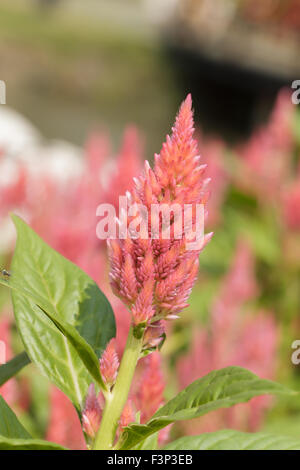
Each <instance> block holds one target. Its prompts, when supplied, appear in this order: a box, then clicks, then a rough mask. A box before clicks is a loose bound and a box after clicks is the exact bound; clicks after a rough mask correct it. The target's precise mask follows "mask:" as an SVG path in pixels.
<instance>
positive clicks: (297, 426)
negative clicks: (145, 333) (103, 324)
mask: <svg viewBox="0 0 300 470" xmlns="http://www.w3.org/2000/svg"><path fill="white" fill-rule="evenodd" d="M299 51H300V1H299V0H152V1H151V0H106V1H104V0H85V2H81V1H79V0H52V1H51V0H35V1H29V0H27V1H25V0H24V1H21V0H10V1H9V0H2V1H1V4H0V63H1V69H0V80H4V81H5V83H6V104H5V105H1V106H0V152H1V153H0V263H1V264H0V265H1V267H5V268H8V267H9V264H10V259H11V255H12V252H13V246H14V230H13V227H12V224H11V223H10V220H9V216H8V214H9V212H16V213H18V214H20V215H22V217H24V218H25V219H26V220H27V221H28V222H29V223H30V224H31V226H32V227H33V228H34V229H35V230H36V231H37V232H38V233H39V234H40V235H41V236H42V237H43V238H44V239H45V240H46V241H47V242H48V243H49V244H50V245H52V246H53V247H54V248H56V249H57V250H58V251H60V252H61V253H62V254H63V255H65V256H66V257H68V258H69V259H71V260H72V261H74V262H75V263H77V264H78V265H79V266H81V267H82V268H83V269H85V270H86V271H87V272H88V273H89V274H90V275H91V276H92V277H93V278H94V279H95V280H96V281H97V282H98V283H99V285H100V287H101V288H102V289H103V290H104V291H105V292H106V293H107V295H108V296H109V298H110V300H111V302H112V304H113V306H114V309H115V312H116V316H117V322H118V336H117V347H118V350H119V353H121V352H122V348H123V347H124V342H125V339H126V332H127V330H128V325H129V317H128V313H127V312H126V310H125V309H124V308H123V307H122V305H121V304H120V303H119V301H118V300H117V299H116V298H114V297H113V295H112V294H111V293H110V290H109V286H108V276H107V273H108V264H107V258H106V249H105V245H104V244H103V243H101V242H100V241H99V240H97V239H96V235H95V227H96V223H97V219H96V217H95V210H96V207H97V206H98V204H99V203H101V202H111V203H113V204H116V205H117V201H118V196H119V194H124V192H125V191H126V189H127V188H130V185H131V181H132V177H133V176H135V175H136V174H138V172H139V171H140V168H141V166H142V162H143V160H144V159H145V158H147V159H149V160H150V161H151V160H152V158H153V154H154V152H159V150H160V148H161V143H162V142H163V141H164V139H165V136H166V134H167V133H168V132H170V128H171V125H172V122H173V120H174V116H175V113H176V111H177V108H178V106H179V104H180V102H181V101H182V100H183V99H184V98H185V96H186V95H187V93H188V92H191V93H192V96H193V103H194V109H195V120H196V133H197V136H198V139H199V147H200V153H201V156H202V158H203V161H204V162H205V163H207V164H208V168H207V175H208V177H211V178H212V181H211V199H210V202H209V206H208V210H209V215H208V219H207V222H206V225H207V230H208V231H211V230H213V231H214V237H213V239H212V241H211V242H210V244H209V245H208V246H207V248H206V249H205V251H204V252H203V253H202V254H201V257H200V264H201V269H200V275H199V281H198V283H197V285H196V287H195V289H194V291H193V294H192V296H191V303H190V307H189V308H188V309H187V310H185V311H184V313H183V314H182V318H181V319H180V320H178V321H176V323H174V325H168V326H167V332H168V339H167V341H166V343H165V345H164V347H163V349H162V352H161V354H160V355H158V354H153V355H152V356H150V357H149V358H148V359H147V358H146V359H145V360H144V361H143V363H142V364H141V365H140V370H139V373H138V377H137V380H136V383H135V386H134V389H133V391H132V396H131V401H132V409H133V410H136V411H137V410H138V409H142V410H143V413H142V420H144V421H145V420H147V419H148V418H149V417H150V416H151V414H152V413H153V412H154V411H155V410H156V409H157V407H158V406H159V405H160V404H161V403H162V402H163V401H164V400H165V399H167V398H170V397H171V396H173V395H174V394H175V393H176V392H177V391H178V390H180V389H181V388H183V387H184V386H186V385H187V384H188V383H189V382H191V381H192V380H194V379H196V378H198V377H200V376H201V375H203V374H205V373H207V372H209V371H210V370H212V369H215V368H220V367H224V366H227V365H241V366H244V367H247V368H248V369H250V370H252V371H253V372H255V373H257V374H259V375H260V376H262V377H265V378H271V379H275V380H278V381H280V382H282V383H285V384H287V385H289V386H291V387H293V388H294V389H296V390H300V364H299V365H296V364H293V363H292V360H291V356H292V353H293V349H292V343H293V341H295V340H297V339H300V164H299V156H300V115H299V112H300V105H298V106H297V105H295V104H293V103H292V93H293V92H294V90H292V88H291V84H292V82H293V81H294V80H297V79H299V80H300V58H299V57H300V54H299ZM0 309H1V314H0V340H1V341H4V342H5V344H6V346H7V358H8V359H9V358H11V357H13V356H14V355H15V354H17V353H18V352H20V351H22V345H21V342H20V338H19V336H18V333H17V331H16V328H15V325H14V320H13V314H12V307H11V303H10V299H9V296H8V294H7V292H6V291H5V290H4V289H1V291H0ZM142 385H143V386H142ZM0 393H1V394H2V395H3V396H4V398H5V399H6V400H7V401H8V403H9V404H10V405H11V406H12V407H13V408H14V409H15V411H16V412H17V413H18V415H19V416H20V417H21V420H22V421H23V422H24V424H25V425H26V426H27V428H28V429H29V430H30V431H31V432H32V434H33V435H35V436H37V437H47V438H48V439H50V440H53V441H55V442H59V443H62V444H64V445H69V446H71V447H73V448H84V442H83V438H82V435H81V431H80V426H79V421H78V418H77V416H76V413H75V412H74V411H73V409H72V405H71V404H70V403H69V401H68V399H66V398H65V397H64V396H63V395H62V394H61V392H59V391H58V390H57V389H55V388H54V387H53V386H51V385H50V384H49V383H48V381H47V379H45V378H43V377H42V376H41V375H40V373H39V372H38V371H37V370H36V369H35V367H34V366H33V365H30V366H28V367H27V368H25V369H24V370H23V371H22V372H21V373H20V374H19V375H18V376H17V378H16V379H12V380H11V381H9V382H8V383H7V384H5V385H4V386H2V387H0ZM228 427H232V428H234V429H241V430H248V431H254V430H257V429H268V430H272V431H273V432H280V433H281V434H283V433H285V434H287V435H293V436H299V437H300V400H299V398H298V397H295V398H293V399H291V398H289V400H288V401H285V400H284V399H281V400H280V401H279V402H277V401H274V400H272V399H269V398H266V397H262V398H256V399H254V400H252V401H251V402H250V403H249V404H243V405H238V406H236V407H234V408H233V409H232V410H229V411H228V410H225V411H222V410H221V411H218V412H216V413H213V414H210V415H209V416H208V418H205V417H204V418H201V419H199V420H196V421H195V422H192V423H189V424H186V425H183V424H180V425H176V426H174V427H173V428H171V429H168V432H167V433H164V435H162V436H161V441H162V442H163V441H165V440H167V439H168V438H169V436H170V435H171V436H172V437H176V436H180V435H182V434H183V433H188V434H199V433H201V432H203V431H212V430H216V429H223V428H228Z"/></svg>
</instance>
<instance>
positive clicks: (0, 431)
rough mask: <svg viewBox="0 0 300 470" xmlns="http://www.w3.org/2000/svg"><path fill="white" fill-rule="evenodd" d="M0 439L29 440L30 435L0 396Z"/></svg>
mask: <svg viewBox="0 0 300 470" xmlns="http://www.w3.org/2000/svg"><path fill="white" fill-rule="evenodd" d="M0 437H1V438H7V439H15V438H17V439H30V437H31V436H30V434H29V433H28V432H27V431H26V429H25V428H24V427H23V425H22V424H21V423H20V421H19V420H18V418H17V417H16V415H15V413H14V412H13V411H12V410H11V409H10V407H9V406H8V404H7V403H6V401H5V400H4V399H3V398H2V397H1V395H0Z"/></svg>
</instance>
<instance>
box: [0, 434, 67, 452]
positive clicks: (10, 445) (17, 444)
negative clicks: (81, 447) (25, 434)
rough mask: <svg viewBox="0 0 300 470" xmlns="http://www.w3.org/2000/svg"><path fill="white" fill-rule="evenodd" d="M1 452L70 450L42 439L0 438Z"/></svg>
mask: <svg viewBox="0 0 300 470" xmlns="http://www.w3.org/2000/svg"><path fill="white" fill-rule="evenodd" d="M0 450H69V449H67V448H65V447H62V446H60V445H59V444H55V443H54V442H48V441H43V440H41V439H9V438H6V437H2V436H0Z"/></svg>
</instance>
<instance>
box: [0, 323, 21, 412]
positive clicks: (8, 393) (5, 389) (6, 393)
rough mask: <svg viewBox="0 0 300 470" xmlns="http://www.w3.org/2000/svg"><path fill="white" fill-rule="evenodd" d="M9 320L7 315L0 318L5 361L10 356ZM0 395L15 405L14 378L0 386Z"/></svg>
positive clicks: (15, 388) (0, 334) (16, 388)
mask: <svg viewBox="0 0 300 470" xmlns="http://www.w3.org/2000/svg"><path fill="white" fill-rule="evenodd" d="M10 329H11V321H10V320H9V318H7V317H3V318H1V320H0V341H2V342H3V343H4V346H5V350H4V353H5V361H6V362H7V361H9V360H10V359H11V358H12V350H11V345H10V342H11V339H10ZM0 395H2V397H3V398H4V399H5V400H6V401H7V403H8V404H9V405H10V406H12V405H15V404H16V402H17V400H18V385H17V381H16V379H15V378H12V379H10V380H9V381H8V382H6V383H5V384H4V385H2V386H1V387H0Z"/></svg>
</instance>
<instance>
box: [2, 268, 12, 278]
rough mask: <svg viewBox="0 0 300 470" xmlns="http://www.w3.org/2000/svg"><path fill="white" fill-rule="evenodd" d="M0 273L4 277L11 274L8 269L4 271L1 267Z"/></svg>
mask: <svg viewBox="0 0 300 470" xmlns="http://www.w3.org/2000/svg"><path fill="white" fill-rule="evenodd" d="M0 272H1V274H2V276H5V277H10V276H11V273H10V272H9V271H6V269H1V271H0Z"/></svg>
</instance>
